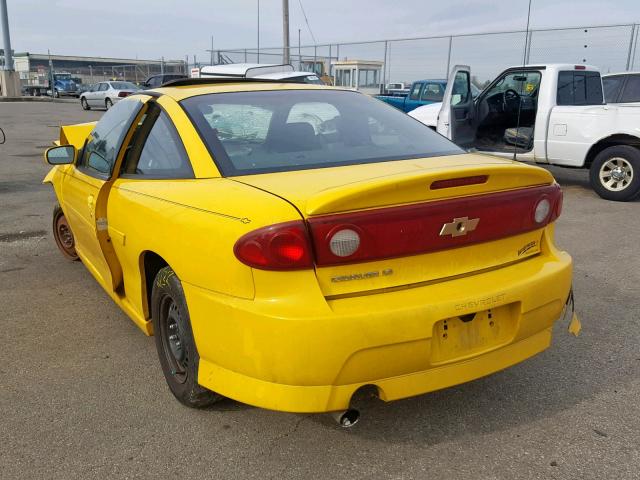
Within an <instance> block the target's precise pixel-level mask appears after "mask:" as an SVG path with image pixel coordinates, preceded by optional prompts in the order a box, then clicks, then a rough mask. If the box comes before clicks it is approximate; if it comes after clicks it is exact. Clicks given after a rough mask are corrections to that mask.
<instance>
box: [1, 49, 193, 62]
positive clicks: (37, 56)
mask: <svg viewBox="0 0 640 480" xmlns="http://www.w3.org/2000/svg"><path fill="white" fill-rule="evenodd" d="M13 56H14V58H16V57H28V58H29V59H30V60H39V61H47V62H48V61H49V59H51V60H52V61H53V62H56V61H58V62H60V61H66V62H88V63H95V64H98V65H99V64H101V63H108V64H114V63H118V64H124V65H146V64H149V63H160V62H161V60H160V59H154V60H144V59H138V58H113V57H84V56H79V55H49V54H47V53H31V52H16V53H14V54H13ZM163 63H164V64H165V65H178V64H184V60H164V61H163Z"/></svg>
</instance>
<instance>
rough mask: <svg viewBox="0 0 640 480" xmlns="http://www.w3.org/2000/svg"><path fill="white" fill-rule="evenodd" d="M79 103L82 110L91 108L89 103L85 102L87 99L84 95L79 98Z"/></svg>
mask: <svg viewBox="0 0 640 480" xmlns="http://www.w3.org/2000/svg"><path fill="white" fill-rule="evenodd" d="M80 105H82V109H83V110H91V107H90V106H89V103H87V99H86V98H85V97H82V98H81V99H80Z"/></svg>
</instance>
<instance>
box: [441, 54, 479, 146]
mask: <svg viewBox="0 0 640 480" xmlns="http://www.w3.org/2000/svg"><path fill="white" fill-rule="evenodd" d="M473 118H474V103H473V96H472V95H471V69H470V68H469V67H468V66H466V65H456V66H455V67H453V69H452V70H451V74H450V75H449V80H448V82H447V88H446V89H445V92H444V98H443V99H442V106H441V107H440V113H439V114H438V126H437V131H438V133H440V134H441V135H444V136H445V137H447V138H449V139H450V140H452V141H453V142H454V143H456V144H457V145H460V146H465V145H470V144H472V143H473V140H474V139H475V134H476V131H475V126H474V123H473Z"/></svg>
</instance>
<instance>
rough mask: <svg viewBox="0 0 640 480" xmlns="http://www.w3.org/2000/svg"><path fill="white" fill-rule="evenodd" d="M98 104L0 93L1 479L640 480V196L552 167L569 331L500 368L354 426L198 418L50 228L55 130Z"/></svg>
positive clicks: (258, 415) (211, 412) (231, 406)
mask: <svg viewBox="0 0 640 480" xmlns="http://www.w3.org/2000/svg"><path fill="white" fill-rule="evenodd" d="M101 114H102V112H95V111H88V112H85V111H82V110H81V108H80V105H79V104H75V103H42V102H37V103H0V127H1V128H2V129H4V131H5V133H6V137H7V141H6V144H4V145H0V312H1V313H0V332H1V335H0V342H1V345H0V414H1V419H0V478H2V479H19V478H20V479H22V478H25V479H26V478H28V479H31V478H47V479H65V480H68V479H75V478H81V479H94V478H95V479H103V478H216V479H218V478H220V479H222V478H225V479H227V478H256V479H270V478H274V479H289V478H303V479H324V478H327V479H329V478H330V479H341V478H349V479H357V478H375V479H376V480H378V479H411V478H420V479H473V480H480V479H483V480H484V479H505V480H516V479H527V480H530V479H616V480H623V479H640V402H639V401H638V399H639V398H640V202H638V201H636V202H632V203H614V202H608V201H605V200H602V199H600V198H599V197H598V196H597V195H596V194H595V193H594V192H593V191H592V190H591V189H590V188H589V185H588V177H587V172H586V171H582V170H564V169H553V173H554V175H555V176H556V178H557V180H558V181H559V183H560V184H561V185H562V186H563V189H564V195H565V197H564V212H563V214H562V217H561V218H560V219H559V221H558V224H557V230H556V234H557V243H558V244H559V246H560V247H561V248H563V249H565V250H568V251H569V252H570V253H571V255H572V256H573V258H574V261H575V272H574V275H575V278H574V288H575V298H576V306H577V311H578V313H579V315H580V317H581V320H582V324H583V332H582V334H581V335H580V336H579V337H578V338H574V337H573V336H570V335H569V334H568V333H567V332H566V327H567V323H566V322H564V323H562V324H558V325H557V326H556V329H555V337H554V341H553V345H552V347H551V348H550V349H549V350H547V351H545V352H544V353H542V354H540V355H538V356H536V357H534V358H532V359H530V360H528V361H526V362H524V363H522V364H520V365H517V366H515V367H512V368H510V369H508V370H506V371H503V372H500V373H497V374H495V375H492V376H489V377H486V378H483V379H480V380H477V381H474V382H471V383H467V384H464V385H460V386H457V387H454V388H449V389H446V390H442V391H439V392H435V393H432V394H428V395H423V396H420V397H416V398H411V399H407V400H402V401H397V402H394V403H389V404H385V403H384V402H382V401H379V400H376V399H366V398H365V399H361V400H360V403H361V404H360V405H359V406H360V408H361V413H362V416H361V420H360V422H359V423H358V424H357V425H356V426H355V427H353V428H351V429H341V428H339V427H338V426H337V425H336V424H335V423H334V422H333V420H331V419H330V418H329V417H328V416H327V415H294V414H286V413H278V412H272V411H266V410H262V409H258V408H254V407H250V406H247V405H243V404H240V403H237V402H234V401H231V400H225V401H223V402H222V403H220V404H218V405H215V406H214V407H212V408H209V409H207V410H200V411H197V410H191V409H188V408H185V407H183V406H181V405H180V404H178V402H177V401H175V400H174V398H173V397H172V396H171V394H170V393H169V391H168V389H167V387H166V384H165V381H164V378H163V376H162V372H161V371H160V367H159V363H158V360H157V355H156V351H155V346H154V342H153V339H152V338H149V337H146V336H144V335H143V334H142V333H141V332H140V330H138V328H136V327H135V326H134V325H133V323H132V322H131V321H130V320H129V319H128V318H127V316H126V315H125V314H124V313H122V312H121V311H120V310H119V309H118V307H117V306H116V305H115V304H114V303H113V302H112V301H111V300H110V299H109V298H108V297H107V295H106V294H105V292H104V291H103V290H102V289H101V287H100V286H98V284H97V283H96V282H95V281H94V279H93V277H92V276H91V275H90V273H89V272H88V271H87V270H86V269H85V268H84V267H83V265H82V264H81V263H80V262H70V261H68V260H66V259H65V258H63V257H62V255H61V254H60V253H59V252H58V250H57V248H56V246H55V243H54V241H53V238H52V234H51V211H52V208H53V204H54V202H55V196H54V194H53V191H52V189H51V187H50V186H48V185H42V184H41V181H42V178H43V177H44V175H45V174H46V172H47V170H48V168H47V166H46V165H44V163H43V161H42V153H43V151H44V149H45V148H46V147H47V146H49V145H50V144H51V141H52V140H54V139H56V138H57V137H58V126H59V125H61V124H68V123H78V122H86V121H92V120H96V119H98V118H99V117H100V116H101ZM0 139H1V137H0Z"/></svg>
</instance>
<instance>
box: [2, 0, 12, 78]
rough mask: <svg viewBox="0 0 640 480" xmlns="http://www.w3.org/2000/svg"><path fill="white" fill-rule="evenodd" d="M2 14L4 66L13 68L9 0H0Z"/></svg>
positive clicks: (6, 68)
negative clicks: (8, 10)
mask: <svg viewBox="0 0 640 480" xmlns="http://www.w3.org/2000/svg"><path fill="white" fill-rule="evenodd" d="M0 16H1V17H2V41H3V42H4V68H3V70H9V71H11V70H13V54H12V52H11V36H10V35H9V14H8V12H7V0H0Z"/></svg>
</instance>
